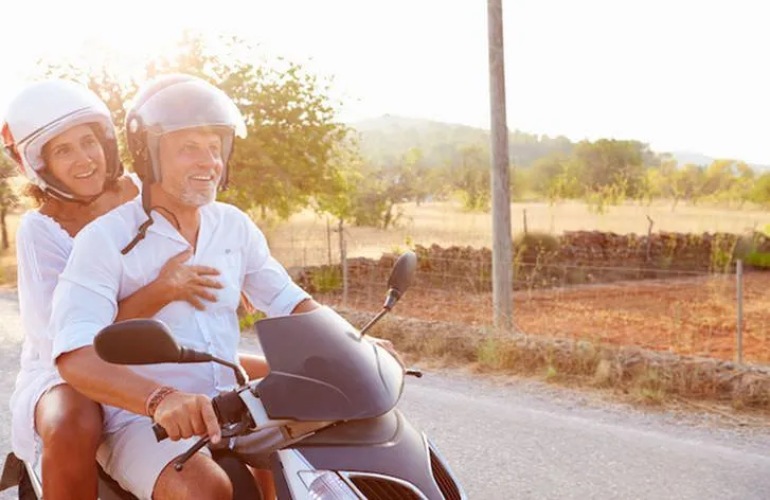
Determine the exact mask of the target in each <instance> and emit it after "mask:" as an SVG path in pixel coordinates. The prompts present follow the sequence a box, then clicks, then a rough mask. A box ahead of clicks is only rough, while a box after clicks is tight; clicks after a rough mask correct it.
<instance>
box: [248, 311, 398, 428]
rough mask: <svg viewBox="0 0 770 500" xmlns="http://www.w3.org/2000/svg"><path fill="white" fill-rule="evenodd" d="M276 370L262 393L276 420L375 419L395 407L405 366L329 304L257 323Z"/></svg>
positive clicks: (265, 382) (271, 366)
mask: <svg viewBox="0 0 770 500" xmlns="http://www.w3.org/2000/svg"><path fill="white" fill-rule="evenodd" d="M256 330H257V335H258V336H259V340H260V343H261V344H262V349H263V351H264V353H265V357H266V358H267V362H268V364H269V365H270V374H269V375H268V376H267V377H266V378H265V379H264V380H263V381H262V382H261V383H260V384H259V386H258V387H257V391H258V393H259V397H260V398H261V400H262V403H263V405H264V406H265V409H266V411H267V413H268V415H269V416H270V417H271V418H274V419H292V420H300V421H327V420H328V421H331V420H350V419H361V418H372V417H376V416H379V415H382V414H384V413H386V412H388V411H389V410H391V409H392V408H393V407H395V405H396V403H397V402H398V400H399V398H400V397H401V392H402V390H403V386H404V371H403V367H402V366H401V364H400V363H399V362H398V361H397V360H396V359H395V358H394V357H393V356H392V355H391V354H390V353H388V352H387V351H385V350H384V349H382V348H380V347H377V346H375V345H374V344H372V343H371V342H369V341H368V340H366V338H364V339H361V338H360V334H359V332H358V330H357V329H356V328H355V327H353V326H352V325H351V324H350V323H348V322H347V321H346V320H345V319H344V318H342V317H341V316H340V315H339V314H337V313H336V312H334V311H333V310H332V309H330V308H328V307H321V308H318V309H315V310H313V311H311V312H308V313H304V314H294V315H290V316H281V317H276V318H268V319H264V320H261V321H259V322H257V324H256Z"/></svg>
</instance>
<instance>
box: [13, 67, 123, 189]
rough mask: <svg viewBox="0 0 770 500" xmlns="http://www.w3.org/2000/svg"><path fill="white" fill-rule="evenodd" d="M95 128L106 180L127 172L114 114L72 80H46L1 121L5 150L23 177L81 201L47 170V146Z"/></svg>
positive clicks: (30, 88) (34, 86)
mask: <svg viewBox="0 0 770 500" xmlns="http://www.w3.org/2000/svg"><path fill="white" fill-rule="evenodd" d="M83 124H95V125H96V126H98V127H99V128H100V129H101V133H98V134H97V137H99V138H100V139H101V142H102V148H103V149H104V156H105V160H106V162H107V165H106V166H107V181H110V180H114V179H116V178H118V177H120V175H121V174H122V173H123V166H122V165H121V163H120V159H119V157H118V143H117V138H116V135H115V127H114V126H113V125H112V117H111V116H110V110H109V109H107V106H106V105H105V104H104V102H102V100H101V99H99V97H97V95H96V94H94V93H93V92H92V91H91V90H89V89H88V88H87V87H85V86H83V85H80V84H78V83H75V82H71V81H67V80H46V81H41V82H37V83H33V84H32V85H30V86H28V87H27V88H25V89H24V90H23V91H22V92H21V93H20V94H18V95H17V96H16V97H15V98H14V99H13V101H11V103H10V104H9V105H8V108H7V110H6V112H5V117H4V121H3V123H2V129H0V130H1V132H0V133H1V134H2V140H3V146H4V148H5V152H6V153H7V154H8V156H10V157H11V159H13V161H14V162H15V163H16V165H17V166H18V168H19V170H20V171H21V173H22V174H24V175H25V176H26V177H27V179H29V180H30V181H31V182H32V183H33V184H35V185H37V186H38V187H40V188H41V189H42V190H43V191H45V192H47V193H49V194H51V195H53V196H56V197H58V198H63V199H65V200H78V199H79V198H78V197H77V196H76V195H74V194H73V193H72V192H70V190H69V189H68V188H67V187H66V186H64V185H63V184H62V183H61V182H59V181H58V180H57V179H56V178H54V177H53V175H51V174H50V173H49V172H48V171H47V169H46V168H45V167H46V165H45V161H44V160H43V146H44V145H45V144H46V143H47V142H48V141H50V140H51V139H53V138H54V137H56V136H57V135H59V134H60V133H62V132H64V131H65V130H67V129H69V128H72V127H74V126H76V125H83Z"/></svg>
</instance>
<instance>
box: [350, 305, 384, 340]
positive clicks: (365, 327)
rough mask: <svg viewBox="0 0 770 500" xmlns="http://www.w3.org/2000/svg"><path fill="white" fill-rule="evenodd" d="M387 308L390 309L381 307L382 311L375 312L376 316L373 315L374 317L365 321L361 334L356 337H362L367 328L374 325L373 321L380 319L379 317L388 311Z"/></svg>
mask: <svg viewBox="0 0 770 500" xmlns="http://www.w3.org/2000/svg"><path fill="white" fill-rule="evenodd" d="M389 310H390V309H385V308H383V309H382V311H380V312H379V313H377V316H375V317H373V318H372V319H371V320H369V322H368V323H367V324H366V325H365V326H364V327H363V328H361V336H360V337H358V338H364V335H366V332H367V331H368V330H369V329H370V328H371V327H373V326H374V324H375V323H377V322H378V321H379V320H380V318H382V317H383V316H385V315H386V314H388V311H389Z"/></svg>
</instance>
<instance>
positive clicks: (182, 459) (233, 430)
mask: <svg viewBox="0 0 770 500" xmlns="http://www.w3.org/2000/svg"><path fill="white" fill-rule="evenodd" d="M248 428H249V421H248V420H247V419H244V420H241V421H240V422H238V423H237V424H235V425H234V426H232V427H228V428H226V429H222V439H229V438H231V437H235V436H240V435H241V434H243V431H245V430H246V429H248ZM208 443H209V437H208V436H204V437H202V438H200V439H199V440H198V441H197V442H196V443H195V444H194V445H192V447H191V448H190V449H189V450H187V451H186V452H184V454H182V455H180V456H179V458H177V459H176V460H175V461H174V470H176V471H177V472H180V471H181V470H182V469H183V468H184V464H185V463H186V462H187V461H188V460H190V458H192V456H193V455H195V454H196V453H197V452H198V451H199V450H200V449H201V448H203V447H204V446H206V445H207V444H208Z"/></svg>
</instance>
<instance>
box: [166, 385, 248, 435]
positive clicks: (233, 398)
mask: <svg viewBox="0 0 770 500" xmlns="http://www.w3.org/2000/svg"><path fill="white" fill-rule="evenodd" d="M211 406H213V407H214V413H215V414H216V416H217V421H219V425H220V426H222V427H223V426H225V425H229V424H235V423H238V422H240V421H241V420H242V418H243V415H244V414H245V412H246V411H247V408H246V405H245V404H244V403H243V400H241V398H240V396H239V395H238V392H237V391H229V392H223V393H222V394H219V395H218V396H214V397H213V398H211ZM152 432H153V433H154V434H155V439H156V440H157V441H158V442H161V441H163V440H164V439H166V438H168V433H167V432H166V429H164V428H163V426H162V425H160V424H158V423H155V424H153V425H152Z"/></svg>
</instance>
